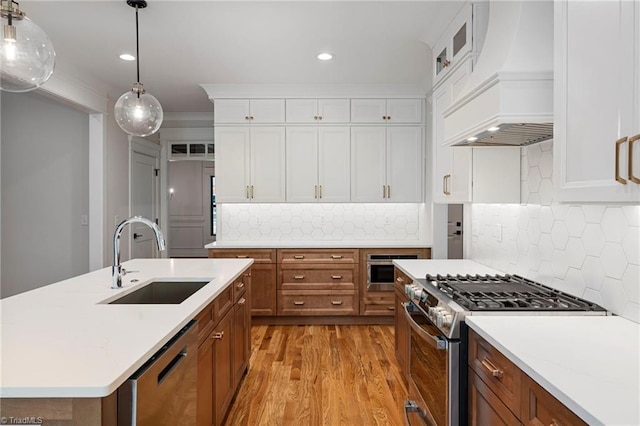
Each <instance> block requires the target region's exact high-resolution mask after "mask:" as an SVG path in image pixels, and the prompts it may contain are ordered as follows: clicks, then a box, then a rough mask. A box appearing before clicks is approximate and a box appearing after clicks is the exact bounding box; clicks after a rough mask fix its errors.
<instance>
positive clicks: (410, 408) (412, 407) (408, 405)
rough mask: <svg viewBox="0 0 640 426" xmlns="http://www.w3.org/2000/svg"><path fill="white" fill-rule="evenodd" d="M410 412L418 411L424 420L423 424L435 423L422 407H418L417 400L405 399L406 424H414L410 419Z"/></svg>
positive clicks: (407, 425)
mask: <svg viewBox="0 0 640 426" xmlns="http://www.w3.org/2000/svg"><path fill="white" fill-rule="evenodd" d="M409 413H418V415H419V416H420V420H422V424H423V425H429V426H431V425H435V423H433V422H432V421H431V419H429V417H428V416H427V415H426V414H425V413H424V412H423V411H422V410H421V409H420V407H418V404H416V403H415V401H411V400H409V401H405V402H404V420H405V424H406V426H413V425H412V424H411V421H409Z"/></svg>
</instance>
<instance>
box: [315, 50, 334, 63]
mask: <svg viewBox="0 0 640 426" xmlns="http://www.w3.org/2000/svg"><path fill="white" fill-rule="evenodd" d="M318 59H320V60H321V61H328V60H330V59H333V55H332V54H331V53H326V52H324V53H320V54H319V55H318Z"/></svg>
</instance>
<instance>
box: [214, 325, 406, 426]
mask: <svg viewBox="0 0 640 426" xmlns="http://www.w3.org/2000/svg"><path fill="white" fill-rule="evenodd" d="M251 337H252V351H251V364H250V368H249V373H248V374H247V375H246V376H245V378H244V381H243V383H242V384H241V387H240V389H239V391H238V394H237V395H236V398H235V401H234V402H233V404H232V407H231V410H230V412H229V415H228V417H227V421H226V423H225V425H226V426H232V425H250V426H255V425H282V426H287V425H300V426H302V425H304V426H307V425H311V426H314V425H331V426H333V425H349V426H359V425H363V426H365V425H366V426H369V425H393V426H396V425H404V424H405V423H404V413H403V402H404V400H405V399H406V396H407V390H406V387H405V383H404V381H403V379H402V375H401V372H400V368H399V366H398V364H397V362H396V359H395V353H394V334H393V326H391V325H373V326H372V325H311V326H280V325H279V326H266V325H265V326H253V327H252V329H251Z"/></svg>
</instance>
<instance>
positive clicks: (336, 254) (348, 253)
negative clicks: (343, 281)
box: [278, 249, 358, 264]
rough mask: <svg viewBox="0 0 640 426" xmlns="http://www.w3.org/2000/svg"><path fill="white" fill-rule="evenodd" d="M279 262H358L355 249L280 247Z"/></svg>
mask: <svg viewBox="0 0 640 426" xmlns="http://www.w3.org/2000/svg"><path fill="white" fill-rule="evenodd" d="M278 262H281V263H283V264H284V263H294V262H299V263H338V264H339V263H358V250H357V249H300V250H298V249H281V250H278Z"/></svg>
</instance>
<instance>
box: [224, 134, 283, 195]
mask: <svg viewBox="0 0 640 426" xmlns="http://www.w3.org/2000/svg"><path fill="white" fill-rule="evenodd" d="M215 143H216V201H217V202H218V203H247V202H264V203H267V202H269V203H272V202H284V201H285V172H284V168H285V130H284V127H279V126H278V127H253V126H229V127H224V126H222V127H217V128H216V131H215Z"/></svg>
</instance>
